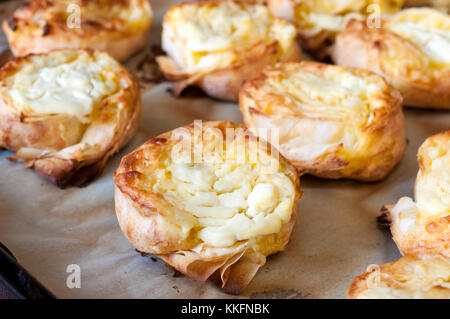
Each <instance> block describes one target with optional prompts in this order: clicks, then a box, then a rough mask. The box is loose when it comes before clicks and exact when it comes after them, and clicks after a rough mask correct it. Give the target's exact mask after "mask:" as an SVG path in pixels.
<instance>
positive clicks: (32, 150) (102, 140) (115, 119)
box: [0, 50, 142, 187]
mask: <svg viewBox="0 0 450 319" xmlns="http://www.w3.org/2000/svg"><path fill="white" fill-rule="evenodd" d="M141 108H142V106H141V100H140V88H139V83H138V81H137V80H136V79H135V78H134V77H133V75H132V74H131V73H130V72H129V71H128V70H127V69H125V68H124V67H122V66H121V65H120V64H119V63H118V62H116V61H115V60H114V59H112V58H111V57H110V56H109V55H107V54H106V53H100V52H93V51H85V50H62V51H53V52H51V53H46V54H44V53H42V54H31V55H28V56H26V57H23V58H15V59H13V60H11V61H10V62H8V63H7V64H6V65H5V66H3V67H2V68H1V69H0V146H1V147H4V148H7V149H9V150H11V151H13V152H16V153H15V155H14V157H13V159H15V160H24V163H25V165H26V166H27V167H31V168H33V169H34V170H35V171H36V172H37V173H39V174H41V175H43V176H44V177H46V178H47V179H49V180H50V181H52V182H53V183H55V184H57V185H58V186H60V187H64V186H65V185H66V184H73V185H82V184H85V183H86V182H88V181H90V180H91V179H92V178H94V177H95V176H97V175H98V174H99V173H101V171H102V169H103V167H104V165H105V163H106V161H107V159H108V158H109V157H110V156H111V155H112V154H114V153H115V152H116V151H117V150H119V148H121V147H122V146H124V145H125V144H126V143H127V142H128V141H129V140H130V139H131V138H132V137H133V136H134V134H135V133H136V131H137V127H138V124H139V121H140V115H141Z"/></svg>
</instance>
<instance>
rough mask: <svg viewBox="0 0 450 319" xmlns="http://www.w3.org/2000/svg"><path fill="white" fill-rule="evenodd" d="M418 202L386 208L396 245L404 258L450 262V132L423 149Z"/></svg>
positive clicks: (401, 202) (404, 200)
mask: <svg viewBox="0 0 450 319" xmlns="http://www.w3.org/2000/svg"><path fill="white" fill-rule="evenodd" d="M418 159H419V166H420V170H419V173H418V174H417V179H416V184H415V199H416V202H414V201H413V200H412V199H411V198H409V197H403V198H401V199H400V200H399V201H398V203H397V204H395V205H386V206H385V207H384V210H383V213H384V214H387V217H388V220H390V222H391V232H392V235H393V238H394V241H395V243H396V244H397V246H398V248H399V249H400V251H401V252H402V253H403V254H417V255H431V254H441V255H443V256H446V257H447V258H450V131H446V132H442V133H439V134H436V135H433V136H431V137H429V138H428V139H426V141H425V142H424V143H423V144H422V146H421V147H420V148H419V152H418Z"/></svg>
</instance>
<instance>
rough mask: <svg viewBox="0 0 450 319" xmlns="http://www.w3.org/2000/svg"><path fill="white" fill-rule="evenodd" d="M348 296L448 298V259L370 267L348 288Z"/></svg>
mask: <svg viewBox="0 0 450 319" xmlns="http://www.w3.org/2000/svg"><path fill="white" fill-rule="evenodd" d="M347 298H350V299H450V260H449V259H448V258H443V257H442V256H435V257H429V258H422V259H421V258H418V257H415V256H405V257H402V258H401V259H400V260H398V261H396V262H393V263H389V264H385V265H381V266H375V265H372V266H369V267H368V269H367V271H366V272H365V273H363V274H362V275H360V276H359V277H358V278H356V279H355V281H353V283H352V284H351V286H350V288H349V289H348V290H347Z"/></svg>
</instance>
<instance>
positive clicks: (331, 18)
mask: <svg viewBox="0 0 450 319" xmlns="http://www.w3.org/2000/svg"><path fill="white" fill-rule="evenodd" d="M352 19H357V20H362V19H364V16H363V15H362V14H360V13H357V12H352V13H348V14H345V15H330V14H326V13H316V12H311V13H310V14H308V15H306V16H305V20H306V21H307V23H308V24H309V25H311V26H313V27H314V28H319V29H321V30H329V31H333V32H339V31H342V30H344V28H345V26H346V25H347V22H349V21H350V20H352Z"/></svg>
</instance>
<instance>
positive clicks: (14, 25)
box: [8, 16, 18, 31]
mask: <svg viewBox="0 0 450 319" xmlns="http://www.w3.org/2000/svg"><path fill="white" fill-rule="evenodd" d="M17 22H18V20H17V18H16V17H14V16H11V17H9V19H8V26H9V28H10V29H11V30H12V31H16V30H17V29H18V26H17Z"/></svg>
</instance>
